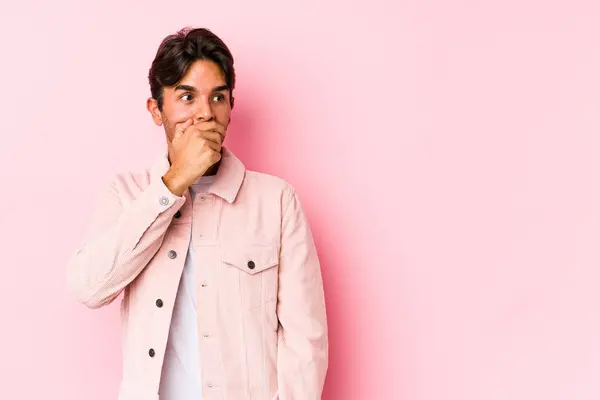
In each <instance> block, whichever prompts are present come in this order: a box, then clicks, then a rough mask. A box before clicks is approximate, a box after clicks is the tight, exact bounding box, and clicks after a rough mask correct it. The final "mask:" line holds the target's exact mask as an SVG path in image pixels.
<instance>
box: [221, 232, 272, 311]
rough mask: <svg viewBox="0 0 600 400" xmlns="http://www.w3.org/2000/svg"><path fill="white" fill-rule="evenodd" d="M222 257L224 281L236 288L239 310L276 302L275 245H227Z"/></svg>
mask: <svg viewBox="0 0 600 400" xmlns="http://www.w3.org/2000/svg"><path fill="white" fill-rule="evenodd" d="M222 257H223V258H222V260H223V265H224V267H225V268H226V271H224V272H225V276H226V279H228V280H229V283H230V284H233V285H235V286H237V287H238V289H239V293H240V300H241V303H242V304H241V305H242V307H244V308H255V307H259V306H261V305H262V304H264V303H266V302H268V301H272V300H275V299H277V272H278V268H277V267H278V264H279V255H278V247H277V246H275V245H257V244H240V245H228V246H226V247H225V248H224V250H223V255H222Z"/></svg>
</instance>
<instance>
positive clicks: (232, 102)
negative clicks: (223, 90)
mask: <svg viewBox="0 0 600 400" xmlns="http://www.w3.org/2000/svg"><path fill="white" fill-rule="evenodd" d="M234 104H235V97H233V96H231V109H232V110H233V105H234Z"/></svg>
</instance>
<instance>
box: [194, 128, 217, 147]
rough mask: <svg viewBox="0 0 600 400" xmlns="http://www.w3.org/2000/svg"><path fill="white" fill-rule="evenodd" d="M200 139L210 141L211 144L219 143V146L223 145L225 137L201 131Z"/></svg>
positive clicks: (212, 132) (213, 132)
mask: <svg viewBox="0 0 600 400" xmlns="http://www.w3.org/2000/svg"><path fill="white" fill-rule="evenodd" d="M198 135H199V137H201V138H203V139H206V140H209V141H211V142H215V143H218V144H219V145H221V144H222V143H223V135H221V134H220V133H219V132H215V131H200V132H199V133H198Z"/></svg>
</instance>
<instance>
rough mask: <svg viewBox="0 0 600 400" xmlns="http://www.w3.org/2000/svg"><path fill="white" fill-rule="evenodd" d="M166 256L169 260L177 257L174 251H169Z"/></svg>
mask: <svg viewBox="0 0 600 400" xmlns="http://www.w3.org/2000/svg"><path fill="white" fill-rule="evenodd" d="M167 256H168V257H169V258H170V259H173V258H175V257H177V253H176V252H175V250H169V253H168V254H167Z"/></svg>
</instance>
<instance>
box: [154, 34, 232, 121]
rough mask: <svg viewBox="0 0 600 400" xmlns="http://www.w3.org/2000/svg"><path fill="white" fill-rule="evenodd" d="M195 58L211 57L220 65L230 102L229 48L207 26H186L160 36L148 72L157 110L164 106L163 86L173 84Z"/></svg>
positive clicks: (230, 65) (230, 57)
mask: <svg viewBox="0 0 600 400" xmlns="http://www.w3.org/2000/svg"><path fill="white" fill-rule="evenodd" d="M197 60H210V61H213V62H214V63H216V64H217V65H218V66H219V67H220V68H221V70H222V71H223V74H224V75H225V81H226V83H227V87H228V88H229V90H230V92H231V96H230V102H231V106H233V88H234V87H235V70H234V68H233V56H232V55H231V52H230V51H229V48H228V47H227V46H226V45H225V43H224V42H223V41H222V40H221V39H220V38H219V37H218V36H217V35H215V34H214V33H212V32H211V31H210V30H208V29H205V28H195V29H192V28H190V27H186V28H183V29H181V30H179V31H178V32H177V33H175V34H172V35H169V36H167V37H166V38H164V39H163V41H162V42H161V44H160V46H159V47H158V51H157V52H156V57H154V61H152V66H151V67H150V71H149V73H148V81H149V82H150V92H151V93H152V98H153V99H155V100H156V102H157V103H158V109H159V110H160V111H162V107H163V89H164V87H165V86H175V85H176V84H177V82H179V81H180V80H181V78H183V76H184V75H185V73H186V72H187V70H188V68H189V67H190V65H191V64H192V63H194V61H197Z"/></svg>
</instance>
